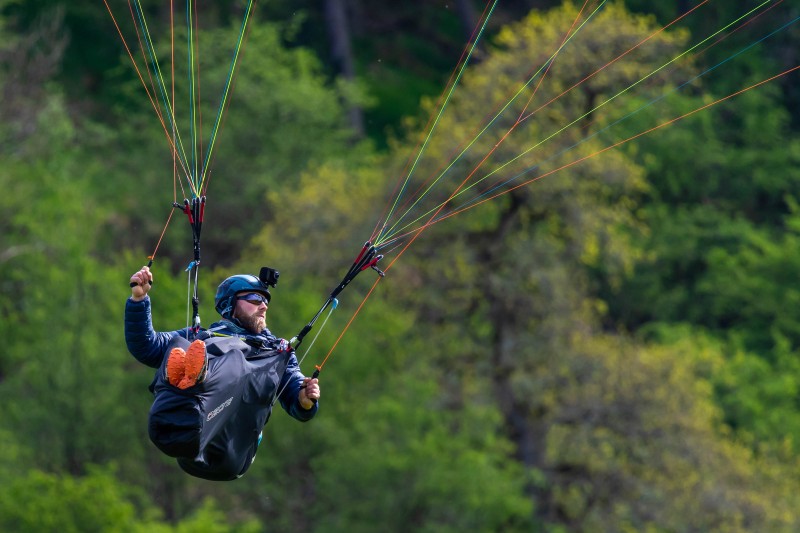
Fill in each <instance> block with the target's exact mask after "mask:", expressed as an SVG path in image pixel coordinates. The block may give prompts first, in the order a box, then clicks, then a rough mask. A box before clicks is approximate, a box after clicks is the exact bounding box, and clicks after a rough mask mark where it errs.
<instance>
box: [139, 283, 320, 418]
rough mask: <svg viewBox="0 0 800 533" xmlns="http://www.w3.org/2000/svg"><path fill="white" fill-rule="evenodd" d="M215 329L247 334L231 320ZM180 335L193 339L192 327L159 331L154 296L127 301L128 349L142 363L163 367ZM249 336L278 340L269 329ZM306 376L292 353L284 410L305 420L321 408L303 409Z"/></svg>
mask: <svg viewBox="0 0 800 533" xmlns="http://www.w3.org/2000/svg"><path fill="white" fill-rule="evenodd" d="M212 330H213V331H214V332H215V333H220V334H223V335H236V336H244V335H245V333H246V332H245V331H244V330H242V329H241V328H239V327H237V326H236V324H234V323H232V322H230V321H228V320H222V321H220V322H215V323H214V324H212V325H211V327H210V328H209V331H212ZM177 336H182V337H184V338H187V339H191V337H192V333H191V331H190V329H189V328H184V329H180V330H176V331H169V332H158V331H155V330H154V329H153V320H152V314H151V310H150V298H149V297H145V298H144V300H141V301H139V302H135V301H133V300H132V299H131V298H128V301H127V302H126V304H125V342H126V344H127V345H128V351H129V352H130V353H131V355H133V356H134V357H135V358H136V359H137V360H138V361H139V362H140V363H142V364H145V365H147V366H149V367H151V368H160V367H161V365H162V363H163V361H164V358H165V357H166V355H167V350H168V346H169V344H170V342H171V341H172V340H173V339H174V338H175V337H177ZM248 336H249V337H255V338H257V339H260V340H263V341H264V342H265V343H273V342H276V341H277V340H278V339H277V337H275V336H274V335H273V334H272V333H271V332H270V331H269V330H268V329H265V330H264V331H263V332H261V334H260V335H248ZM304 377H305V376H304V375H303V373H302V372H301V371H300V365H299V364H298V362H297V357H296V355H295V354H294V353H292V355H291V357H290V358H289V364H288V366H287V367H286V371H285V372H284V374H283V377H282V379H281V385H280V390H281V393H280V395H279V396H278V399H279V400H280V403H281V406H282V407H283V409H284V410H285V411H286V412H287V413H289V415H291V416H292V417H293V418H296V419H297V420H300V421H301V422H305V421H307V420H310V419H311V418H313V417H314V415H315V414H316V413H317V409H318V405H317V404H316V403H315V404H314V406H313V407H312V408H311V409H308V410H306V409H303V407H302V406H301V405H300V401H299V400H298V395H299V394H300V387H301V386H302V384H303V379H304Z"/></svg>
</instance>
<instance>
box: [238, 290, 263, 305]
mask: <svg viewBox="0 0 800 533" xmlns="http://www.w3.org/2000/svg"><path fill="white" fill-rule="evenodd" d="M236 298H237V299H238V300H244V301H246V302H250V303H251V304H253V305H258V304H260V303H262V302H263V303H264V305H267V306H268V305H269V298H267V297H266V296H264V295H263V294H261V293H258V292H251V293H250V294H244V295H242V296H237V297H236Z"/></svg>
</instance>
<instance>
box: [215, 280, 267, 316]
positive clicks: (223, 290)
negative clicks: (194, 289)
mask: <svg viewBox="0 0 800 533" xmlns="http://www.w3.org/2000/svg"><path fill="white" fill-rule="evenodd" d="M245 291H247V292H259V293H261V294H263V295H264V296H266V297H267V301H269V300H270V299H271V298H272V295H271V294H270V293H269V287H268V286H267V285H266V284H265V283H263V282H262V281H261V280H260V279H258V278H257V277H256V276H251V275H250V274H237V275H236V276H231V277H229V278H228V279H226V280H225V281H223V282H222V283H220V284H219V287H218V288H217V295H216V296H215V297H214V308H215V309H216V310H217V313H219V314H220V315H221V316H222V318H231V316H230V314H231V312H232V311H233V308H234V307H235V306H236V295H237V294H238V293H240V292H245Z"/></svg>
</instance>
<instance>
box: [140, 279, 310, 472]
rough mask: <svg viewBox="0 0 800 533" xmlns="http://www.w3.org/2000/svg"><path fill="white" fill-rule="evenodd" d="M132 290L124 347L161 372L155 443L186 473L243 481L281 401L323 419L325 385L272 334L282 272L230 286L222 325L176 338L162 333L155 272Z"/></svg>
mask: <svg viewBox="0 0 800 533" xmlns="http://www.w3.org/2000/svg"><path fill="white" fill-rule="evenodd" d="M265 270H266V271H267V272H268V273H270V272H271V274H272V275H271V276H270V275H267V276H264V275H263V273H264V271H265ZM130 281H131V296H130V298H128V300H127V302H126V305H125V341H126V343H127V346H128V350H129V351H130V353H131V354H132V355H133V356H134V357H135V358H136V359H137V360H138V361H139V362H141V363H143V364H145V365H147V366H150V367H152V368H157V369H158V370H157V372H156V375H155V378H154V380H153V383H152V384H151V385H150V390H151V391H152V392H153V393H154V395H155V399H154V401H153V405H152V407H151V409H150V415H149V420H148V431H149V434H150V439H151V440H152V441H153V443H154V444H155V445H156V446H157V447H158V448H159V449H160V450H161V451H163V452H164V453H166V454H167V455H169V456H171V457H175V458H177V460H178V464H179V465H180V467H181V468H182V469H183V470H184V471H186V472H187V473H189V474H191V475H193V476H197V477H200V478H204V479H211V480H220V481H221V480H231V479H236V478H237V477H241V476H242V475H243V474H244V473H245V472H246V471H247V469H248V468H249V467H250V464H251V463H252V462H253V460H254V459H255V455H256V451H257V449H258V446H259V444H260V442H261V438H262V429H263V428H264V426H265V425H266V423H267V421H268V419H269V417H270V414H271V412H272V406H273V404H274V402H275V401H276V400H277V401H280V404H281V406H282V407H283V409H284V410H285V411H286V412H287V413H288V414H289V415H290V416H292V417H293V418H295V419H297V420H300V421H301V422H306V421H308V420H311V419H312V418H313V417H314V415H315V414H316V413H317V409H318V404H317V400H319V397H320V388H319V383H318V381H317V379H315V378H309V377H306V376H304V375H303V374H302V373H301V371H300V367H299V364H298V361H297V357H296V356H295V353H294V350H293V349H292V348H291V347H290V346H289V343H288V342H287V341H286V340H283V339H279V338H278V337H276V336H274V335H273V334H272V333H271V332H270V331H269V329H267V326H266V321H265V315H266V312H267V308H268V306H269V302H270V299H271V297H272V295H271V293H270V291H269V288H270V286H272V287H274V286H275V283H276V282H277V272H276V271H272V270H271V269H262V275H260V276H258V277H257V276H251V275H236V276H231V277H229V278H227V279H226V280H224V281H223V282H222V283H221V284H220V285H219V288H218V289H217V293H216V297H215V307H216V310H217V312H218V313H219V314H220V315H221V317H222V320H220V321H219V322H216V323H214V324H212V325H211V326H210V327H209V328H208V329H195V328H185V329H181V330H176V331H170V332H156V331H155V330H154V329H153V323H152V315H151V311H150V297H149V295H148V292H149V291H150V289H151V288H152V282H153V274H152V272H151V271H150V269H149V268H148V267H147V266H145V267H142V269H141V270H139V271H138V272H136V273H135V274H133V276H131V280H130Z"/></svg>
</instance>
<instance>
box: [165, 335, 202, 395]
mask: <svg viewBox="0 0 800 533" xmlns="http://www.w3.org/2000/svg"><path fill="white" fill-rule="evenodd" d="M207 361H208V357H206V343H204V342H203V341H201V340H196V341H194V342H192V344H190V345H189V348H188V349H187V350H186V356H185V357H184V364H183V368H184V374H183V379H181V380H180V382H179V383H178V384H177V387H178V388H179V389H188V388H189V387H193V386H195V385H196V384H197V383H199V382H201V381H203V378H204V377H205V373H206V362H207ZM167 368H169V364H168V365H167Z"/></svg>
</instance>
